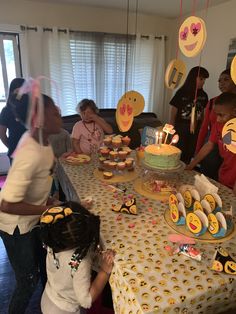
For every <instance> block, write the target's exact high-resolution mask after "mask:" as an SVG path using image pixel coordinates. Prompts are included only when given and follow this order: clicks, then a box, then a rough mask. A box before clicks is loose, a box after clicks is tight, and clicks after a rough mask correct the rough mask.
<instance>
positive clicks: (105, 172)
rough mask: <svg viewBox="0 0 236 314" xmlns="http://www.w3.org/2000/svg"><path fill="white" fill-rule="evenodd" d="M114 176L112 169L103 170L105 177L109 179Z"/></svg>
mask: <svg viewBox="0 0 236 314" xmlns="http://www.w3.org/2000/svg"><path fill="white" fill-rule="evenodd" d="M112 177H113V173H112V172H110V171H104V172H103V178H104V179H106V180H108V179H111V178H112Z"/></svg>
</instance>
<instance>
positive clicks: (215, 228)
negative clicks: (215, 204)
mask: <svg viewBox="0 0 236 314" xmlns="http://www.w3.org/2000/svg"><path fill="white" fill-rule="evenodd" d="M208 221H209V226H208V231H209V232H210V233H211V234H216V233H218V232H219V229H220V226H219V222H218V220H217V218H216V216H215V215H214V214H212V213H211V214H209V215H208Z"/></svg>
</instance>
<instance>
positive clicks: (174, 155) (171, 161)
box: [144, 144, 181, 169]
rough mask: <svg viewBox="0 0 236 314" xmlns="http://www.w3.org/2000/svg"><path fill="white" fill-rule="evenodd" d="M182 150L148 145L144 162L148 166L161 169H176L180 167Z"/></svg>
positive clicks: (170, 146)
mask: <svg viewBox="0 0 236 314" xmlns="http://www.w3.org/2000/svg"><path fill="white" fill-rule="evenodd" d="M180 156H181V150H180V149H179V148H177V147H175V146H172V145H168V144H162V145H161V147H158V146H157V145H155V144H153V145H148V146H147V147H146V148H145V153H144V161H145V163H146V165H148V166H150V167H154V168H160V169H174V168H177V167H178V166H179V162H180Z"/></svg>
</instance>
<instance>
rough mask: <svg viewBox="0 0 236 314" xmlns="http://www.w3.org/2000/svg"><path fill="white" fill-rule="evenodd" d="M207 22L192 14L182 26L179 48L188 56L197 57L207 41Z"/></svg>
mask: <svg viewBox="0 0 236 314" xmlns="http://www.w3.org/2000/svg"><path fill="white" fill-rule="evenodd" d="M206 37H207V34H206V26H205V22H204V21H203V20H202V19H201V18H199V17H197V16H190V17H188V18H187V19H186V20H184V22H183V23H182V25H181V26H180V29H179V48H180V50H181V51H182V53H183V54H184V55H185V56H186V57H195V56H196V55H197V54H198V53H199V52H200V51H201V50H202V48H203V46H204V44H205V42H206Z"/></svg>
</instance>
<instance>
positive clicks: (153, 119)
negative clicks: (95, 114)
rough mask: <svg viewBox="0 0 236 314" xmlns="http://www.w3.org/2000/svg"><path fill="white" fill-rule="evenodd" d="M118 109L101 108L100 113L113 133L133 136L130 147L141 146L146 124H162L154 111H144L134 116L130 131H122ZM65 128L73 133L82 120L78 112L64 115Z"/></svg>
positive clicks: (156, 125) (152, 125) (154, 125)
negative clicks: (118, 121)
mask: <svg viewBox="0 0 236 314" xmlns="http://www.w3.org/2000/svg"><path fill="white" fill-rule="evenodd" d="M115 113H116V109H100V110H99V115H100V116H101V117H102V118H104V119H105V120H106V121H107V122H108V123H109V124H110V125H111V126H112V128H113V133H115V134H122V135H123V136H125V135H128V136H129V137H130V138H131V143H130V148H132V149H135V148H136V147H138V146H140V143H141V135H140V132H139V130H140V129H143V128H144V127H145V126H150V127H153V128H155V127H159V126H161V125H162V123H161V121H160V120H158V118H157V116H156V114H155V113H153V112H142V113H141V114H140V115H139V116H136V117H134V121H133V124H132V127H131V128H130V129H129V131H128V132H123V133H122V132H120V130H119V128H118V126H117V123H116V118H115ZM62 119H63V123H64V128H65V129H66V130H67V131H68V132H69V133H71V132H72V128H73V126H74V124H75V123H76V122H77V121H79V120H81V118H80V116H79V115H77V114H74V115H71V116H65V117H62Z"/></svg>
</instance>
